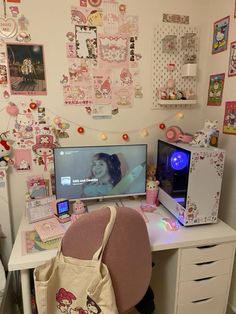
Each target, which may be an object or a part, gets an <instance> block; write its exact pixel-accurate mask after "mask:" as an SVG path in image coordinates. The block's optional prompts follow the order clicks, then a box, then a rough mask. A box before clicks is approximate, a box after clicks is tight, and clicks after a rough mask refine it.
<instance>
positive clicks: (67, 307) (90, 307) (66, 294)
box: [56, 288, 102, 314]
mask: <svg viewBox="0 0 236 314" xmlns="http://www.w3.org/2000/svg"><path fill="white" fill-rule="evenodd" d="M73 300H76V296H75V295H74V294H73V293H72V292H70V291H66V290H65V289H64V288H60V289H59V290H58V292H57V294H56V301H57V302H58V305H57V308H58V309H59V310H60V312H61V313H66V314H76V313H77V314H99V313H101V314H102V311H101V309H100V307H99V306H98V305H97V304H96V302H94V301H93V300H92V299H91V298H90V297H89V296H88V295H87V302H86V309H83V308H82V307H81V306H77V307H75V308H74V309H73V308H72V303H73Z"/></svg>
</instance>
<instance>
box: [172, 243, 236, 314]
mask: <svg viewBox="0 0 236 314" xmlns="http://www.w3.org/2000/svg"><path fill="white" fill-rule="evenodd" d="M234 252H235V243H234V242H226V243H220V244H212V245H208V246H199V247H190V248H184V249H180V255H179V273H178V275H177V283H176V284H177V294H176V314H189V313H191V314H199V313H201V314H225V312H226V303H227V300H228V293H229V287H230V280H231V273H232V265H233V260H234Z"/></svg>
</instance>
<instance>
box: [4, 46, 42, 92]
mask: <svg viewBox="0 0 236 314" xmlns="http://www.w3.org/2000/svg"><path fill="white" fill-rule="evenodd" d="M7 58H8V73H9V74H8V76H9V81H10V87H11V93H12V94H13V95H15V94H25V95H45V94H47V89H46V75H45V68H44V54H43V46H42V45H37V44H7Z"/></svg>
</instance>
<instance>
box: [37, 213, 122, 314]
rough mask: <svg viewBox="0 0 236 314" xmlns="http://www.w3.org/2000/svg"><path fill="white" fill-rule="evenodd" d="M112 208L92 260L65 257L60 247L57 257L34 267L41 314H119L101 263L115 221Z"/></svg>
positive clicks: (106, 269)
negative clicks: (100, 241)
mask: <svg viewBox="0 0 236 314" xmlns="http://www.w3.org/2000/svg"><path fill="white" fill-rule="evenodd" d="M109 208H110V213H111V214H110V220H109V223H108V224H107V226H106V229H105V232H104V236H103V241H102V244H101V246H100V248H99V249H98V250H97V252H96V253H95V254H94V256H93V258H92V260H80V259H77V258H72V257H66V256H64V255H63V254H62V252H61V246H60V248H59V249H58V252H57V255H56V256H55V257H54V258H52V259H51V260H50V261H48V262H46V263H45V264H43V265H41V266H38V267H37V268H35V270H34V284H35V294H36V304H37V308H38V313H39V314H60V313H66V314H75V313H77V314H94V313H96V314H98V313H101V314H102V313H103V314H118V311H117V307H116V302H115V295H114V290H113V286H112V281H111V278H110V274H109V271H108V268H107V266H106V265H105V264H103V263H102V254H103V251H104V249H105V246H106V244H107V241H108V239H109V236H110V233H111V231H112V228H113V225H114V222H115V219H116V208H115V207H109ZM78 232H79V231H78Z"/></svg>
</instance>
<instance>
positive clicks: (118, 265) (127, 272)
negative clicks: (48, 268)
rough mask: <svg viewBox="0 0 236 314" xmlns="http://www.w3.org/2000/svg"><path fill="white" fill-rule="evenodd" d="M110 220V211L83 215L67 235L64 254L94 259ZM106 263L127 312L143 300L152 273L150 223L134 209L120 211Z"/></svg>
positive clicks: (120, 304) (119, 305) (121, 306)
mask: <svg viewBox="0 0 236 314" xmlns="http://www.w3.org/2000/svg"><path fill="white" fill-rule="evenodd" d="M109 218H110V211H109V209H108V208H101V209H99V210H96V211H93V212H90V213H88V214H85V215H83V216H81V217H80V218H79V219H78V220H77V221H76V222H74V223H73V224H72V225H71V226H70V228H69V229H68V230H67V232H66V233H65V235H64V237H63V241H62V253H63V254H64V255H65V256H71V257H74V258H79V259H85V260H86V259H91V258H92V256H93V254H94V252H95V251H96V250H97V249H98V248H99V247H100V245H101V242H102V238H103V233H104V230H105V227H106V225H107V223H108V221H109ZM102 261H103V263H105V264H106V265H107V267H108V269H109V272H110V275H111V279H112V283H113V287H114V292H115V296H116V303H117V308H118V311H119V313H124V312H125V311H127V310H129V309H130V308H132V307H133V306H134V305H136V304H137V303H138V302H139V301H140V300H141V299H142V297H143V296H144V294H145V292H146V291H147V289H148V286H149V283H150V279H151V272H152V261H151V249H150V243H149V237H148V232H147V227H146V223H145V222H144V219H143V217H142V216H141V215H140V214H139V213H138V212H137V211H135V210H134V209H130V208H127V207H118V208H117V216H116V221H115V224H114V227H113V230H112V233H111V235H110V238H109V241H108V243H107V246H106V248H105V251H104V253H103V260H102Z"/></svg>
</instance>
